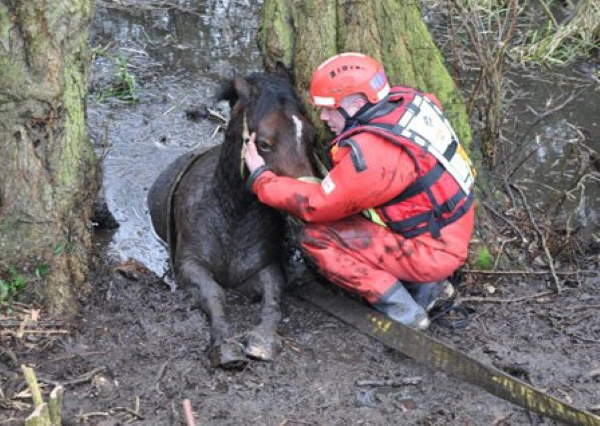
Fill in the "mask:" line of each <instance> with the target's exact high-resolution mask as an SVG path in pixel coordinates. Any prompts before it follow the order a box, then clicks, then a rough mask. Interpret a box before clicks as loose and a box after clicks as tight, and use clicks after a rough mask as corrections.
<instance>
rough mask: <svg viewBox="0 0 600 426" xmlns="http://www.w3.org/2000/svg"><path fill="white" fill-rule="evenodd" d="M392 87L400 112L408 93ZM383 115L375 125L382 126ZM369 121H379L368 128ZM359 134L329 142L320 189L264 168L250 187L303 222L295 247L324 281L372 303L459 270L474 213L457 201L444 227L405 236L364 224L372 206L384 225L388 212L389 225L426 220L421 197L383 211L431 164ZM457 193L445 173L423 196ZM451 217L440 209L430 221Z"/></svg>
mask: <svg viewBox="0 0 600 426" xmlns="http://www.w3.org/2000/svg"><path fill="white" fill-rule="evenodd" d="M395 89H396V93H401V94H400V95H398V96H397V97H396V98H393V97H392V99H395V102H396V103H397V104H398V108H397V109H398V110H401V109H402V107H403V106H405V105H407V103H408V101H409V100H410V99H409V98H410V96H412V93H413V92H414V91H412V89H406V90H405V91H404V92H402V91H399V90H398V89H404V88H395ZM436 103H437V102H436ZM396 112H397V111H396ZM401 115H402V111H400V116H401ZM387 116H389V114H388V115H387ZM387 116H386V117H381V118H380V119H379V122H386V120H388V118H387ZM397 118H398V114H396V116H395V117H394V119H397ZM374 122H378V119H373V120H372V121H370V122H369V124H371V123H374ZM360 129H361V128H360V127H358V128H356V129H353V130H350V131H348V132H345V133H342V134H341V135H340V136H339V137H338V138H336V139H335V140H334V145H333V147H332V149H331V151H330V154H331V159H332V165H333V167H332V169H331V170H330V171H329V173H328V175H327V176H326V177H325V179H323V181H322V182H321V183H320V184H319V183H310V182H303V181H300V180H297V179H293V178H288V177H282V176H277V175H275V174H274V173H273V172H271V171H269V170H265V171H264V172H262V173H260V174H259V175H258V176H257V177H256V178H255V180H254V182H253V183H252V189H253V191H254V192H255V193H256V195H257V196H258V198H259V199H260V201H261V202H263V203H265V204H268V205H270V206H272V207H274V208H276V209H280V210H284V211H286V212H288V213H290V214H292V215H294V216H296V217H298V218H300V219H302V220H303V221H305V222H307V223H306V226H305V229H304V234H303V236H302V240H301V242H302V248H303V249H304V250H305V252H306V254H307V255H308V256H310V257H311V258H312V260H313V261H314V262H315V263H316V265H317V266H318V268H319V269H320V272H321V273H322V274H323V275H324V276H325V277H326V278H328V279H329V280H330V281H332V282H334V283H335V284H337V285H340V286H342V287H344V288H346V289H349V290H351V291H354V292H357V293H359V294H360V295H361V296H363V297H364V298H365V299H367V300H368V301H369V302H371V303H375V302H377V301H378V300H379V299H380V298H381V296H382V295H383V294H384V293H385V292H386V290H388V289H389V288H390V287H391V286H393V285H394V284H395V283H396V282H397V281H398V280H402V281H410V282H432V281H439V280H441V279H444V278H446V277H448V276H449V275H451V274H452V273H453V272H454V271H455V270H456V269H457V268H459V267H460V266H461V265H462V264H463V263H464V262H465V260H466V258H467V246H468V243H469V240H470V238H471V234H472V231H473V223H474V208H473V205H472V204H471V202H470V201H471V200H465V199H461V200H460V202H459V203H458V204H459V207H461V206H462V207H464V208H463V211H462V212H461V214H460V215H455V217H454V218H453V220H452V221H450V223H447V224H444V225H443V226H440V227H438V228H437V229H436V230H435V232H429V231H428V229H427V230H422V231H421V232H417V233H416V234H417V235H414V236H411V237H408V238H407V237H406V236H403V235H402V234H401V233H399V232H394V231H393V230H391V229H390V227H388V226H384V225H382V224H378V223H375V222H373V221H371V220H369V219H367V218H366V217H365V216H363V215H362V214H360V213H361V212H363V211H364V210H367V209H371V208H377V209H376V211H377V212H378V213H380V214H379V216H380V217H381V218H383V219H384V222H388V220H391V218H390V216H391V215H392V214H393V215H394V218H393V220H394V221H402V220H403V219H410V218H415V217H417V216H423V215H427V212H428V211H430V210H431V209H432V202H431V198H429V196H427V195H425V194H424V193H418V194H416V195H412V196H410V197H409V198H406V199H403V200H402V201H401V202H399V203H396V204H395V205H393V206H390V207H382V206H383V205H384V204H385V203H387V202H389V201H390V200H392V199H394V198H395V197H398V195H399V194H402V193H403V192H405V190H406V189H407V188H409V187H410V186H411V185H412V184H413V183H414V182H415V181H416V180H417V178H418V177H422V176H424V175H426V174H427V172H429V171H432V169H433V168H434V167H435V166H436V165H437V164H438V161H437V160H436V158H435V157H434V156H433V155H431V154H429V153H428V152H426V151H424V150H423V149H421V148H420V147H419V146H417V145H415V144H412V143H411V142H410V141H408V140H406V141H403V143H402V145H403V146H400V144H395V143H392V142H390V139H389V138H385V137H382V136H380V135H377V134H373V133H368V132H361V131H360ZM350 134H351V139H352V140H351V144H349V145H346V144H345V142H344V141H347V140H348V139H347V138H346V137H345V135H350ZM456 188H458V186H457V185H456V182H454V181H453V178H452V176H450V175H448V176H446V175H445V174H444V176H442V177H440V178H439V179H438V180H437V181H436V182H435V183H434V184H433V185H431V187H430V188H429V191H430V195H432V196H433V197H434V200H437V202H439V204H442V203H443V202H444V201H445V200H448V199H451V198H452V196H453V194H455V192H456ZM437 202H436V201H434V203H437ZM439 204H436V205H438V206H439ZM452 207H454V203H453V204H452ZM392 210H393V211H392ZM390 212H391V213H390ZM451 214H452V212H443V214H442V213H440V214H439V215H437V216H436V217H438V218H439V219H442V218H447V217H448V216H450V215H451ZM432 233H433V234H437V235H436V236H433V235H432ZM408 234H410V232H409V233H408Z"/></svg>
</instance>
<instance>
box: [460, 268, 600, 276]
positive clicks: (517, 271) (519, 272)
mask: <svg viewBox="0 0 600 426" xmlns="http://www.w3.org/2000/svg"><path fill="white" fill-rule="evenodd" d="M461 272H464V273H466V274H483V275H545V274H551V273H552V271H524V270H520V269H509V270H504V271H498V270H496V271H491V270H490V271H488V270H486V269H466V268H465V269H461ZM554 273H555V274H556V275H577V274H600V271H594V270H591V269H582V270H577V271H554Z"/></svg>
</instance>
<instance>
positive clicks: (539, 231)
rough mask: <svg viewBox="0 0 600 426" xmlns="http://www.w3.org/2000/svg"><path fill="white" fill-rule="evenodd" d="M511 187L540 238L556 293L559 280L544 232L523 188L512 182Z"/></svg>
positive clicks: (558, 290) (558, 288)
mask: <svg viewBox="0 0 600 426" xmlns="http://www.w3.org/2000/svg"><path fill="white" fill-rule="evenodd" d="M512 187H513V188H515V189H516V190H517V192H518V193H519V195H520V196H521V199H522V200H523V205H524V206H525V210H526V211H527V215H528V216H529V220H530V221H531V224H532V225H533V227H534V228H535V231H536V232H537V233H538V235H539V237H540V239H541V240H542V248H543V249H544V254H545V255H546V259H547V261H548V267H549V268H550V271H552V278H554V285H555V287H556V288H555V290H556V292H557V293H560V290H561V287H560V280H559V279H558V275H556V271H555V270H554V258H553V257H552V255H551V254H550V250H549V249H548V245H547V244H546V237H545V236H544V233H543V232H542V230H541V229H540V227H539V226H538V224H537V222H536V221H535V219H534V218H533V213H532V212H531V208H530V207H529V203H528V202H527V198H526V197H525V194H524V193H523V190H522V189H521V188H520V187H518V186H517V185H514V184H513V185H512Z"/></svg>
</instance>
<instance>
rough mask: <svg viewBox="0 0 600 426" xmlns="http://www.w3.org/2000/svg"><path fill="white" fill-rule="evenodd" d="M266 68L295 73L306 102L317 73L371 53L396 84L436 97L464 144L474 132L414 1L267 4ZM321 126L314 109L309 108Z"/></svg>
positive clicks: (278, 0)
mask: <svg viewBox="0 0 600 426" xmlns="http://www.w3.org/2000/svg"><path fill="white" fill-rule="evenodd" d="M260 46H261V49H262V51H263V55H264V57H265V65H266V67H267V68H271V67H272V66H273V64H274V63H275V62H276V61H281V62H283V63H284V64H285V65H287V66H288V67H290V68H291V69H293V73H294V77H295V80H296V87H297V88H298V90H299V92H300V94H301V95H302V96H303V97H304V99H305V100H306V99H307V96H308V87H309V84H310V77H311V74H312V72H313V70H314V69H315V68H316V67H317V66H318V65H319V64H320V63H321V62H323V61H324V60H325V59H327V58H329V57H330V56H333V55H335V54H336V53H340V52H347V51H355V52H362V53H366V54H368V55H370V56H372V57H374V58H375V59H377V60H379V61H381V62H382V63H383V64H384V66H385V69H386V71H387V74H388V78H389V79H390V81H391V83H392V84H398V85H406V86H412V87H415V88H417V89H420V90H423V91H427V92H431V93H434V94H435V95H436V96H437V97H438V98H439V99H440V101H441V102H442V105H443V106H444V109H445V110H446V112H447V114H448V116H449V119H450V121H451V122H452V124H453V126H454V128H455V130H456V132H457V134H458V135H459V137H460V139H461V141H462V142H463V143H464V144H465V145H467V146H468V145H469V144H470V142H471V130H470V126H469V121H468V117H467V113H466V108H465V105H464V102H463V99H462V95H461V94H460V92H459V91H458V90H457V88H456V85H455V84H454V81H453V80H452V77H451V76H450V75H449V73H448V71H447V70H446V68H445V66H444V62H443V58H442V55H441V54H440V52H439V50H438V49H437V47H436V46H435V44H434V43H433V40H432V38H431V36H430V34H429V32H428V30H427V27H426V26H425V23H424V22H423V20H422V19H421V12H420V10H419V7H418V4H417V2H416V1H414V0H265V2H264V6H263V12H262V25H261V30H260ZM308 109H309V111H310V113H311V114H312V117H311V118H313V122H314V123H315V124H317V125H319V126H320V131H321V134H322V135H323V134H324V129H323V126H322V124H321V123H320V122H319V120H318V119H317V118H318V117H317V112H316V110H315V109H314V108H308Z"/></svg>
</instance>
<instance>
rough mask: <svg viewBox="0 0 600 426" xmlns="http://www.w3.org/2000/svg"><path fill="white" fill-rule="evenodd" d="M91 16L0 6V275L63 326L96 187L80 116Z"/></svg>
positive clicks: (52, 6)
mask: <svg viewBox="0 0 600 426" xmlns="http://www.w3.org/2000/svg"><path fill="white" fill-rule="evenodd" d="M92 7H93V0H0V159H1V166H0V253H1V255H0V274H2V273H4V272H5V271H6V270H7V269H9V268H15V269H16V270H17V271H19V272H20V273H23V275H25V276H29V277H30V278H31V277H33V276H34V275H37V279H35V280H32V281H30V283H31V282H32V283H33V284H34V285H33V286H30V288H29V289H28V290H31V291H32V294H37V295H40V296H41V297H42V300H43V302H44V304H45V306H46V307H47V308H48V309H49V311H50V312H52V313H56V314H63V315H67V316H68V315H72V314H74V313H76V312H77V307H78V306H77V305H78V304H77V299H78V296H79V295H81V294H82V292H85V291H86V290H87V284H86V279H87V274H88V250H89V249H90V247H91V228H90V224H91V222H90V217H91V206H92V200H93V197H94V196H95V193H96V189H97V181H98V179H97V160H96V157H95V155H94V151H93V149H92V146H91V144H90V141H89V138H88V136H87V131H86V125H85V116H84V114H85V109H84V97H85V94H86V84H87V83H86V82H87V68H88V63H89V46H88V41H87V39H88V27H89V23H90V19H91V17H92ZM36 270H37V274H36V273H35V272H36ZM31 287H33V288H31Z"/></svg>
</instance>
